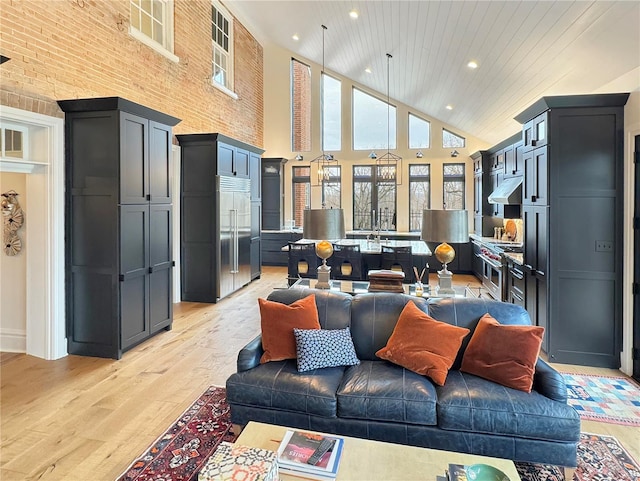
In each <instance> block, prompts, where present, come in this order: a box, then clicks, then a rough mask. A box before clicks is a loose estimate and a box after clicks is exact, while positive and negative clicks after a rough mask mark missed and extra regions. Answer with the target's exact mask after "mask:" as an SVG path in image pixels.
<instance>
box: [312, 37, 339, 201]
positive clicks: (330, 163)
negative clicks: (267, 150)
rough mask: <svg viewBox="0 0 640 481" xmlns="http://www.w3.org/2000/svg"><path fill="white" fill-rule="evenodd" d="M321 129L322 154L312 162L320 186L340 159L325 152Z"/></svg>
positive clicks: (322, 108)
mask: <svg viewBox="0 0 640 481" xmlns="http://www.w3.org/2000/svg"><path fill="white" fill-rule="evenodd" d="M321 27H322V71H321V72H320V82H323V77H324V32H325V30H327V27H326V26H324V25H321ZM320 112H321V115H324V92H321V95H320ZM322 131H323V129H322V128H321V135H320V144H321V147H322V154H321V155H319V156H318V157H316V158H315V159H313V160H312V161H311V163H312V164H317V165H318V169H317V175H318V185H322V184H324V182H325V181H327V180H329V178H330V177H331V167H334V166H337V165H338V159H336V158H335V157H334V156H333V154H328V153H325V151H324V132H322ZM322 197H323V199H322V204H323V206H324V189H323V191H322Z"/></svg>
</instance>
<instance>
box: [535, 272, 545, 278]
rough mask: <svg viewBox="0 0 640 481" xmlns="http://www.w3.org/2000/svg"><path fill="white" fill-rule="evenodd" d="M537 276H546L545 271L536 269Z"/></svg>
mask: <svg viewBox="0 0 640 481" xmlns="http://www.w3.org/2000/svg"><path fill="white" fill-rule="evenodd" d="M536 276H540V277H544V272H542V271H536Z"/></svg>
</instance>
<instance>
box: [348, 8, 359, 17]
mask: <svg viewBox="0 0 640 481" xmlns="http://www.w3.org/2000/svg"><path fill="white" fill-rule="evenodd" d="M349 16H350V17H351V18H358V11H357V10H356V9H355V8H354V9H353V10H351V11H350V12H349Z"/></svg>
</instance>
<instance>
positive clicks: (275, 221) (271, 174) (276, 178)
mask: <svg viewBox="0 0 640 481" xmlns="http://www.w3.org/2000/svg"><path fill="white" fill-rule="evenodd" d="M281 171H282V169H281V163H280V159H278V160H277V161H267V160H265V159H263V160H262V228H263V229H265V230H279V229H281V228H282V224H283V222H282V214H283V213H282V187H281V186H282V180H281V178H280V174H281Z"/></svg>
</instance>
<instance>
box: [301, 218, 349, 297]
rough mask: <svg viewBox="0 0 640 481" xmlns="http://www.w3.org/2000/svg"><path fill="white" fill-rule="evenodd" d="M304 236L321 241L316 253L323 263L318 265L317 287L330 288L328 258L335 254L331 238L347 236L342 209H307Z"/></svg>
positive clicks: (303, 228) (337, 238)
mask: <svg viewBox="0 0 640 481" xmlns="http://www.w3.org/2000/svg"><path fill="white" fill-rule="evenodd" d="M302 236H303V237H304V238H305V239H311V240H315V241H319V242H316V255H317V256H318V257H320V258H321V259H322V264H321V265H320V267H318V282H317V283H316V288H318V289H329V288H330V287H331V281H330V279H329V275H330V273H331V267H330V266H328V265H327V259H328V258H329V257H331V255H332V254H333V245H332V244H331V242H330V240H340V239H344V238H345V229H344V213H343V211H342V209H306V210H305V211H304V219H303V223H302Z"/></svg>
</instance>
